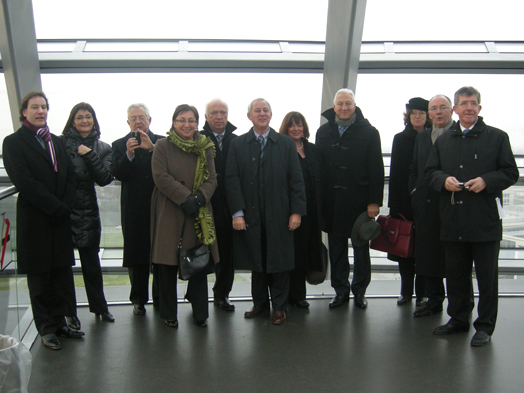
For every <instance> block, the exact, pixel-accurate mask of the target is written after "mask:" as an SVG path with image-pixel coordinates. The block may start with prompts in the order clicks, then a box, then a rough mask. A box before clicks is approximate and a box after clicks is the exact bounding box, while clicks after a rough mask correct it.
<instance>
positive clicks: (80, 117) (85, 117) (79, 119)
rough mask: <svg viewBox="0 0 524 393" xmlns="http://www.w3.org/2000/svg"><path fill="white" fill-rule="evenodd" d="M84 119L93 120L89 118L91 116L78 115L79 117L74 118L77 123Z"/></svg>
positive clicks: (91, 117)
mask: <svg viewBox="0 0 524 393" xmlns="http://www.w3.org/2000/svg"><path fill="white" fill-rule="evenodd" d="M84 119H86V120H92V119H93V116H91V115H85V116H81V115H80V116H76V117H75V120H78V121H82V120H84Z"/></svg>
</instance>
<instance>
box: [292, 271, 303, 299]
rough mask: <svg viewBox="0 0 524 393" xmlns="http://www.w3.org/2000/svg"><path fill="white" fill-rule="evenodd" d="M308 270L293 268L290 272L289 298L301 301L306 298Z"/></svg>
mask: <svg viewBox="0 0 524 393" xmlns="http://www.w3.org/2000/svg"><path fill="white" fill-rule="evenodd" d="M306 294H307V291H306V271H305V270H304V269H293V270H291V272H289V300H292V301H294V302H299V301H301V300H305V299H306Z"/></svg>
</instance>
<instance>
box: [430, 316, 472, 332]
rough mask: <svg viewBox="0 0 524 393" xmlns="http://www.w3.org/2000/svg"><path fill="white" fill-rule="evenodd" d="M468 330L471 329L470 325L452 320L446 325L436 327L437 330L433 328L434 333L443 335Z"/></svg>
mask: <svg viewBox="0 0 524 393" xmlns="http://www.w3.org/2000/svg"><path fill="white" fill-rule="evenodd" d="M468 331H469V325H459V324H456V323H453V322H452V321H451V320H450V321H448V323H446V324H445V325H442V326H438V327H436V328H435V330H433V334H436V335H437V336H441V335H447V334H453V333H459V332H468Z"/></svg>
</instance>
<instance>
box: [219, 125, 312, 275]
mask: <svg viewBox="0 0 524 393" xmlns="http://www.w3.org/2000/svg"><path fill="white" fill-rule="evenodd" d="M259 157H260V144H259V142H258V140H257V139H256V138H255V135H254V131H253V129H251V130H250V131H249V132H247V133H246V134H244V135H241V136H239V137H238V138H236V139H235V140H234V141H233V142H232V143H231V147H230V149H229V157H228V159H227V165H226V193H227V200H228V204H229V210H230V211H231V212H233V213H235V212H237V211H239V210H243V212H244V219H245V221H246V224H247V230H246V231H234V245H233V259H234V261H235V267H236V268H237V269H241V270H242V269H243V270H252V271H257V272H261V271H262V250H261V236H262V232H261V225H262V221H261V216H260V212H261V209H260V199H259V183H258V170H259V160H260V158H259ZM263 172H264V178H263V179H261V180H262V181H263V182H264V184H265V186H264V198H265V203H266V209H265V222H266V235H267V269H266V272H267V273H279V272H285V271H289V270H292V269H293V268H294V265H295V264H294V250H293V244H294V243H293V232H291V231H289V229H288V225H289V217H290V216H291V214H295V213H297V214H300V215H301V216H302V215H305V214H306V197H305V189H304V180H303V178H302V170H301V168H300V163H299V161H298V156H297V149H296V146H295V143H294V142H293V140H292V139H291V138H290V137H289V136H287V135H282V134H278V133H277V132H275V130H273V129H271V130H270V133H269V136H268V140H267V144H266V146H265V150H264V171H263Z"/></svg>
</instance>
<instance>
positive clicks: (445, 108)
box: [429, 105, 450, 112]
mask: <svg viewBox="0 0 524 393" xmlns="http://www.w3.org/2000/svg"><path fill="white" fill-rule="evenodd" d="M437 109H438V110H439V111H445V110H447V109H450V108H449V106H446V105H441V106H432V107H431V108H429V110H430V111H431V112H435V111H436V110H437Z"/></svg>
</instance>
